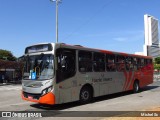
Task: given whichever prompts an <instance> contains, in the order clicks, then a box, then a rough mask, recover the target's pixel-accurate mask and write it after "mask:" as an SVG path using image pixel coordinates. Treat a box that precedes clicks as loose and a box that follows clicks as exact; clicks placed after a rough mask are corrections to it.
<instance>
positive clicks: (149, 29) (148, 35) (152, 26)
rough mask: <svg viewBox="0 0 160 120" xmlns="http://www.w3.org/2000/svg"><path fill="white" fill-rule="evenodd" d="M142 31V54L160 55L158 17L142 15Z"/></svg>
mask: <svg viewBox="0 0 160 120" xmlns="http://www.w3.org/2000/svg"><path fill="white" fill-rule="evenodd" d="M144 32H145V42H144V46H143V51H144V55H146V56H152V57H154V58H155V57H158V56H160V47H159V32H158V19H156V18H155V17H153V16H150V15H147V14H146V15H144Z"/></svg>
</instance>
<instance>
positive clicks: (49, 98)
mask: <svg viewBox="0 0 160 120" xmlns="http://www.w3.org/2000/svg"><path fill="white" fill-rule="evenodd" d="M21 97H22V99H23V100H27V101H31V102H36V103H40V104H49V105H54V104H55V95H54V94H53V93H52V92H49V93H47V94H45V95H44V96H40V97H39V99H34V97H33V96H30V95H26V93H24V92H23V91H22V92H21Z"/></svg>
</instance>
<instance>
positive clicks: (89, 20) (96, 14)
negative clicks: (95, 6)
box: [62, 0, 113, 40]
mask: <svg viewBox="0 0 160 120" xmlns="http://www.w3.org/2000/svg"><path fill="white" fill-rule="evenodd" d="M112 2H113V0H109V1H107V2H106V3H105V4H104V5H103V6H102V7H101V8H100V9H99V10H97V12H95V13H94V14H93V15H92V16H91V17H89V18H88V20H86V21H85V22H84V23H82V24H81V25H80V26H79V27H77V28H76V29H75V30H74V31H73V32H72V33H70V34H69V35H68V36H67V37H65V38H63V39H62V40H66V39H68V38H70V37H71V36H72V35H73V34H74V33H76V32H77V31H79V30H80V29H82V28H83V27H84V26H85V25H87V24H89V23H90V22H91V21H92V20H93V19H94V18H95V17H96V16H98V14H99V13H100V12H101V11H102V10H103V9H104V8H105V7H107V6H108V5H110V4H111V3H112Z"/></svg>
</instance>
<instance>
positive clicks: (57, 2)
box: [50, 0, 61, 43]
mask: <svg viewBox="0 0 160 120" xmlns="http://www.w3.org/2000/svg"><path fill="white" fill-rule="evenodd" d="M50 1H51V2H56V43H58V4H59V3H60V2H61V0H50Z"/></svg>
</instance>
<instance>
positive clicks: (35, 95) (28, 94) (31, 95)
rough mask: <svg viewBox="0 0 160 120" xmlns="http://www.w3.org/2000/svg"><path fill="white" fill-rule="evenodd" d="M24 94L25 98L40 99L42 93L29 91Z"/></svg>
mask: <svg viewBox="0 0 160 120" xmlns="http://www.w3.org/2000/svg"><path fill="white" fill-rule="evenodd" d="M23 95H24V97H25V98H28V97H32V98H33V99H36V100H38V99H39V98H40V97H41V94H32V93H27V92H23Z"/></svg>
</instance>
